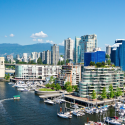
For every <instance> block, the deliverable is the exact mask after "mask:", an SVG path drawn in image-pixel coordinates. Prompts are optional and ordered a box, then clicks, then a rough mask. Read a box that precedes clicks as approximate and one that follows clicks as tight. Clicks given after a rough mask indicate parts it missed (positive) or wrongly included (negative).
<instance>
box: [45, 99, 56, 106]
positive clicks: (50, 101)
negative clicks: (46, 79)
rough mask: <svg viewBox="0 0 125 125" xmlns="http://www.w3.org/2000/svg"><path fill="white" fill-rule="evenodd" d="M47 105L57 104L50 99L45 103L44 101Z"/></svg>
mask: <svg viewBox="0 0 125 125" xmlns="http://www.w3.org/2000/svg"><path fill="white" fill-rule="evenodd" d="M44 102H45V103H48V104H52V105H53V104H55V103H54V102H53V101H52V100H50V99H46V100H45V101H44Z"/></svg>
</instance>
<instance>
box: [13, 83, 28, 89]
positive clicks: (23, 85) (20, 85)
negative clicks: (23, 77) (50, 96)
mask: <svg viewBox="0 0 125 125" xmlns="http://www.w3.org/2000/svg"><path fill="white" fill-rule="evenodd" d="M15 87H16V88H27V87H28V86H27V85H26V84H18V85H15Z"/></svg>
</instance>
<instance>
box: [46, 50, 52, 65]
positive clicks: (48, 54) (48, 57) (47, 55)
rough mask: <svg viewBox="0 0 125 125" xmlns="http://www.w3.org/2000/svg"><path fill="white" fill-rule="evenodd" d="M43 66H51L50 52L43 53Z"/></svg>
mask: <svg viewBox="0 0 125 125" xmlns="http://www.w3.org/2000/svg"><path fill="white" fill-rule="evenodd" d="M45 64H51V51H49V50H47V51H45Z"/></svg>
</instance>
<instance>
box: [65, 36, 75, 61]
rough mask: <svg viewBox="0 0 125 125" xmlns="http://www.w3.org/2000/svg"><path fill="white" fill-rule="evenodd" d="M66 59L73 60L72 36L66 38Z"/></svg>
mask: <svg viewBox="0 0 125 125" xmlns="http://www.w3.org/2000/svg"><path fill="white" fill-rule="evenodd" d="M64 53H65V54H64V59H65V61H66V60H67V59H69V60H73V40H72V39H71V38H68V39H65V40H64Z"/></svg>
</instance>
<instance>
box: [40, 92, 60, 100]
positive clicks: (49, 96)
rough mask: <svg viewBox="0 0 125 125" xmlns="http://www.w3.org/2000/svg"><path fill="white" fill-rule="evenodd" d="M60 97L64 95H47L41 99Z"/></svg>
mask: <svg viewBox="0 0 125 125" xmlns="http://www.w3.org/2000/svg"><path fill="white" fill-rule="evenodd" d="M59 96H62V94H61V93H57V94H46V95H41V96H39V98H42V99H46V98H54V97H59Z"/></svg>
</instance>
